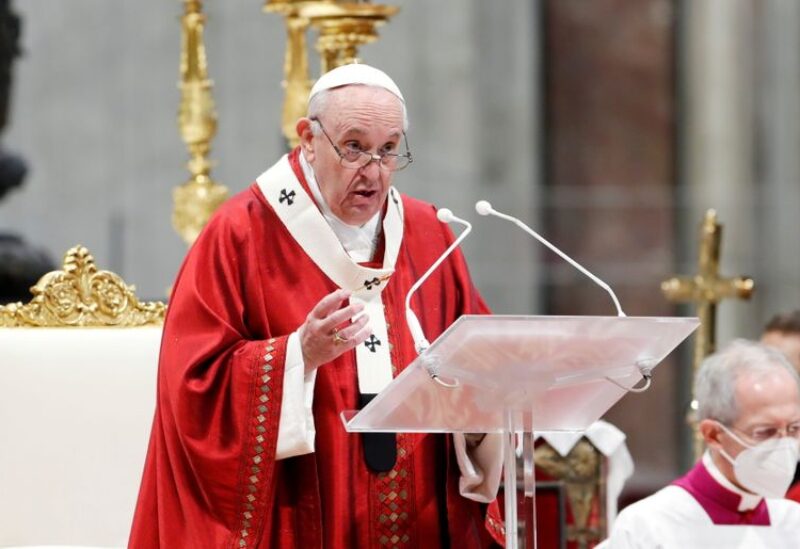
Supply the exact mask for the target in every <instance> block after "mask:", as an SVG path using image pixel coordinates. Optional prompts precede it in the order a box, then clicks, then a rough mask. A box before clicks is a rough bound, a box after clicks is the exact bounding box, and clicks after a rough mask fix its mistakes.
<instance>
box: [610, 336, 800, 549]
mask: <svg viewBox="0 0 800 549" xmlns="http://www.w3.org/2000/svg"><path fill="white" fill-rule="evenodd" d="M695 398H696V399H697V402H698V404H699V409H698V418H699V420H700V425H699V427H700V433H701V434H702V435H703V439H704V440H705V442H706V445H707V447H708V450H707V452H706V453H705V455H704V456H703V458H702V460H700V461H699V462H698V463H697V465H695V467H694V468H693V469H692V470H691V471H689V473H688V474H687V475H686V476H684V477H683V478H680V479H678V480H677V481H675V482H674V483H673V484H672V485H671V486H668V487H666V488H664V489H662V490H661V491H659V492H657V493H655V494H654V495H652V496H650V497H649V498H646V499H644V500H642V501H640V502H638V503H635V504H633V505H631V506H630V507H627V508H626V509H624V510H623V511H622V513H620V515H619V517H618V518H617V521H616V522H615V523H614V528H613V530H612V533H611V537H610V538H609V540H608V541H609V542H608V547H611V548H612V549H628V548H637V549H639V548H641V549H652V548H655V547H658V548H662V549H671V548H675V549H694V548H697V549H701V548H702V549H713V548H720V549H721V548H725V549H760V548H769V549H781V548H787V549H789V548H795V547H800V504H798V503H797V502H794V501H789V500H784V499H781V498H783V496H784V494H785V493H786V489H787V488H788V487H789V484H790V483H791V481H792V477H793V475H794V471H795V467H796V466H797V459H798V449H799V447H800V378H798V374H797V372H796V371H795V370H794V368H792V366H791V365H790V364H789V363H788V361H787V360H786V358H785V357H784V356H783V355H782V354H781V353H779V352H778V351H776V350H773V349H771V348H769V347H766V346H763V345H759V344H756V343H751V342H748V341H744V340H737V341H735V342H733V343H732V344H730V345H729V346H728V347H726V348H725V349H723V350H722V351H720V352H718V353H717V354H714V355H711V356H710V357H709V358H707V359H706V360H705V362H704V363H703V365H702V366H701V368H700V370H699V371H698V373H697V378H696V379H695Z"/></svg>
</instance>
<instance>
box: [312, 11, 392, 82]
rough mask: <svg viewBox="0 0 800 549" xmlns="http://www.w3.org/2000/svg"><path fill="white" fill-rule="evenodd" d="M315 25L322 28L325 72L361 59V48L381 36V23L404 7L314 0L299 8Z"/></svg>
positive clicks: (319, 41)
mask: <svg viewBox="0 0 800 549" xmlns="http://www.w3.org/2000/svg"><path fill="white" fill-rule="evenodd" d="M299 11H300V14H301V15H302V16H303V17H306V18H307V19H308V20H309V21H310V22H311V26H313V27H314V28H315V29H317V30H318V31H319V38H318V39H317V46H316V48H317V51H318V52H319V54H320V59H321V71H320V72H321V73H322V74H325V73H326V72H328V71H329V70H331V69H333V68H336V67H338V66H340V65H346V64H348V63H358V62H360V59H359V57H358V48H359V47H360V46H363V45H365V44H370V43H372V42H374V41H376V40H377V39H378V32H377V29H378V27H380V26H382V25H384V24H385V23H386V22H387V21H388V20H389V18H390V17H392V16H393V15H395V14H396V13H397V12H398V11H400V8H398V7H397V6H388V5H383V4H370V3H366V2H365V3H358V2H342V3H331V2H314V3H306V4H304V5H303V6H301V7H300V8H299Z"/></svg>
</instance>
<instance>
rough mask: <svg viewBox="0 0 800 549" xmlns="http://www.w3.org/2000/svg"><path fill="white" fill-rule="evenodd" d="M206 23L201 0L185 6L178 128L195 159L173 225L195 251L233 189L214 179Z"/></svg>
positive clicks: (176, 196) (179, 191)
mask: <svg viewBox="0 0 800 549" xmlns="http://www.w3.org/2000/svg"><path fill="white" fill-rule="evenodd" d="M205 20H206V18H205V15H204V14H203V13H202V4H201V2H200V0H185V1H184V15H183V17H182V19H181V27H182V40H181V63H180V74H181V80H180V84H179V87H180V90H181V102H180V107H179V110H178V127H179V128H180V132H181V137H182V138H183V141H184V142H185V143H186V146H187V148H188V149H189V154H190V155H191V158H190V160H189V162H188V163H187V165H186V167H187V168H188V170H189V173H190V174H191V177H190V178H189V180H188V181H186V182H185V183H184V184H183V185H181V186H179V187H176V188H175V189H174V190H173V193H172V196H173V200H174V209H173V212H172V225H173V227H175V230H176V231H177V232H178V234H179V235H180V236H181V238H183V240H184V241H185V242H186V243H187V244H190V245H191V244H192V243H193V242H194V241H195V239H196V238H197V235H198V234H200V231H201V230H202V229H203V227H204V226H205V224H206V223H207V222H208V219H209V218H210V217H211V214H212V213H214V210H216V209H217V207H218V206H219V205H220V204H221V203H222V202H224V201H225V199H226V198H227V196H228V189H227V188H226V187H225V186H223V185H220V184H219V183H217V182H216V181H214V180H213V179H211V176H210V173H211V167H212V166H213V164H212V162H211V161H210V160H209V159H208V153H209V151H210V149H211V140H212V139H213V137H214V135H215V134H216V133H217V113H216V111H215V108H214V98H213V97H212V95H211V88H212V86H213V83H212V82H211V80H209V79H208V63H207V60H206V49H205V45H204V43H203V28H204V25H205Z"/></svg>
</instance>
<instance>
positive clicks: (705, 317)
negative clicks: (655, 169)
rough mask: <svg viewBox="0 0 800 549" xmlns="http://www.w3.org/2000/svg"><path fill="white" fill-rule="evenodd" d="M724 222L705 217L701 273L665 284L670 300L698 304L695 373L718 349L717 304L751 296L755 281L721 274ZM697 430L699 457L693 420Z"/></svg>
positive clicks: (711, 212) (708, 214) (710, 213)
mask: <svg viewBox="0 0 800 549" xmlns="http://www.w3.org/2000/svg"><path fill="white" fill-rule="evenodd" d="M721 241H722V225H721V224H720V223H719V222H718V221H717V212H716V211H715V210H708V211H707V212H706V214H705V218H704V219H703V224H702V229H701V240H700V254H699V260H698V264H699V272H698V273H697V274H696V275H694V276H681V277H673V278H670V279H669V280H665V281H664V282H662V283H661V291H662V292H663V293H664V295H665V296H666V298H667V299H669V300H670V301H675V302H678V303H695V304H696V305H697V316H698V317H699V318H700V328H699V329H698V330H697V334H696V336H695V342H694V353H693V357H692V366H693V372H695V373H696V372H697V369H698V368H699V367H700V363H701V362H702V361H703V359H704V358H705V357H706V356H708V355H709V354H711V353H713V352H714V350H715V349H716V333H717V305H718V304H719V302H720V301H722V300H723V299H727V298H738V299H749V298H750V296H751V295H752V294H753V291H754V289H755V283H754V282H753V279H752V278H749V277H741V276H739V277H732V278H726V277H723V276H721V275H720V274H719V256H720V247H721ZM690 423H691V424H692V430H693V433H694V437H693V439H694V452H695V457H699V456H700V454H701V453H702V448H703V441H702V437H701V436H700V434H699V432H698V431H697V421H696V420H695V419H691V420H690Z"/></svg>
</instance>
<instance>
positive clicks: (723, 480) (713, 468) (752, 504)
mask: <svg viewBox="0 0 800 549" xmlns="http://www.w3.org/2000/svg"><path fill="white" fill-rule="evenodd" d="M722 459H725V458H722ZM703 465H704V466H705V468H706V471H708V474H710V475H711V478H713V479H714V480H716V481H717V483H718V484H720V485H721V486H722V487H723V488H725V489H726V490H730V491H731V492H733V493H734V494H736V495H738V496H740V497H741V498H742V499H740V500H739V509H738V510H739V512H742V511H750V510H752V509H755V508H756V507H758V504H759V503H761V500H762V499H763V498H762V497H761V496H759V495H756V494H751V493H750V492H745V491H744V490H742V489H741V488H739V487H738V486H736V485H735V484H734V483H732V482H731V481H730V480H728V478H727V477H726V476H725V475H723V474H722V471H720V470H719V467H717V464H716V463H714V459H713V458H712V457H711V452H710V451H709V450H706V451H705V453H704V454H703Z"/></svg>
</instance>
